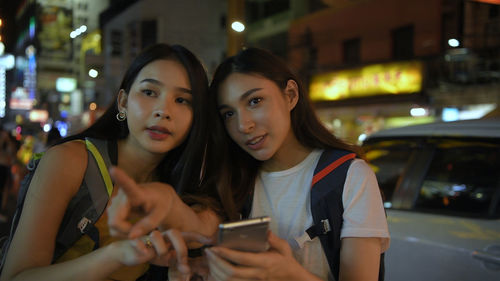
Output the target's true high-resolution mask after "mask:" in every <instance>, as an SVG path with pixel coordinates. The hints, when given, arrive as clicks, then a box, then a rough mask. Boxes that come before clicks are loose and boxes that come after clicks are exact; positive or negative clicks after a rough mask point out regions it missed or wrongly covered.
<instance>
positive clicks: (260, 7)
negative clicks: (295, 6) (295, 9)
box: [245, 0, 290, 23]
mask: <svg viewBox="0 0 500 281" xmlns="http://www.w3.org/2000/svg"><path fill="white" fill-rule="evenodd" d="M289 9H290V0H259V1H246V4H245V12H246V19H247V21H248V22H249V23H252V22H256V21H258V20H260V19H263V18H267V17H270V16H273V15H275V14H278V13H281V12H285V11H288V10H289Z"/></svg>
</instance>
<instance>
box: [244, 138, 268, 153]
mask: <svg viewBox="0 0 500 281" xmlns="http://www.w3.org/2000/svg"><path fill="white" fill-rule="evenodd" d="M265 137H266V135H263V136H258V137H255V138H253V139H251V140H249V141H247V142H246V143H245V144H246V145H247V146H248V147H249V148H250V149H253V150H257V149H260V148H261V147H262V146H263V145H264V140H265Z"/></svg>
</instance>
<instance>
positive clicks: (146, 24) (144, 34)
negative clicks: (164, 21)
mask: <svg viewBox="0 0 500 281" xmlns="http://www.w3.org/2000/svg"><path fill="white" fill-rule="evenodd" d="M156 34H157V24H156V20H145V21H142V23H141V46H142V48H146V47H148V46H151V45H153V44H155V43H156V42H157V35H156Z"/></svg>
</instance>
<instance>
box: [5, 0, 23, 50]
mask: <svg viewBox="0 0 500 281" xmlns="http://www.w3.org/2000/svg"><path fill="white" fill-rule="evenodd" d="M21 2H22V1H17V0H0V18H1V19H2V26H1V27H0V35H2V40H1V41H2V42H3V43H4V44H5V52H11V51H12V50H13V48H14V44H15V42H16V38H15V37H14V36H15V30H16V29H15V14H16V8H17V5H19V3H21Z"/></svg>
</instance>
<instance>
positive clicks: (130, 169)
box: [118, 139, 165, 183]
mask: <svg viewBox="0 0 500 281" xmlns="http://www.w3.org/2000/svg"><path fill="white" fill-rule="evenodd" d="M164 156H165V155H161V154H153V153H150V152H148V151H145V150H142V149H137V147H135V146H132V145H130V143H129V142H128V141H127V139H124V140H119V141H118V167H120V168H121V169H123V170H124V171H125V172H126V173H127V174H128V175H129V176H130V177H132V178H133V179H134V180H135V181H136V182H137V183H143V182H150V181H153V180H154V170H155V169H156V167H157V166H158V165H159V164H160V162H161V160H162V159H163V157H164Z"/></svg>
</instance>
